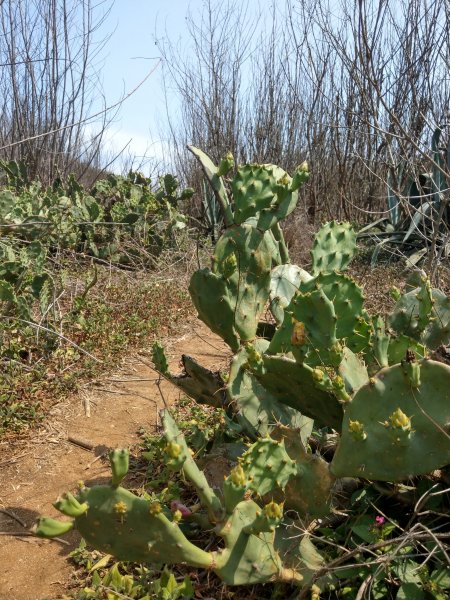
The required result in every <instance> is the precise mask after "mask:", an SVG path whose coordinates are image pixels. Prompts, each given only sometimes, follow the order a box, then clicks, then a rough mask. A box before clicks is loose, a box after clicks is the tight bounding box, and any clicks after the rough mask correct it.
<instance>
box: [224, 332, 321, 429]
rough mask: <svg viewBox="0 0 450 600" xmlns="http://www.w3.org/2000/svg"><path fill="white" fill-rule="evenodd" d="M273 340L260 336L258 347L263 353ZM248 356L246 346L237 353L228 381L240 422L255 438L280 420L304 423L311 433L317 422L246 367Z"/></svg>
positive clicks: (232, 405) (288, 423)
mask: <svg viewBox="0 0 450 600" xmlns="http://www.w3.org/2000/svg"><path fill="white" fill-rule="evenodd" d="M268 345H269V342H268V341H267V340H257V341H256V342H255V345H254V347H255V349H256V351H257V352H260V353H263V352H264V351H265V350H266V349H267V346H268ZM247 360H248V352H247V349H246V348H242V350H241V351H240V352H239V353H238V354H236V356H235V357H234V358H233V361H232V363H231V369H230V378H229V381H228V385H227V395H228V399H229V403H230V405H231V407H232V408H233V410H234V411H235V413H236V418H237V421H238V423H239V424H240V425H241V426H242V428H243V429H244V431H246V433H247V434H248V435H249V436H250V437H253V438H256V437H257V436H264V435H266V434H267V433H270V431H271V430H272V428H273V427H274V426H275V424H277V423H282V424H283V425H290V426H292V427H300V428H301V429H302V431H304V432H306V433H305V434H306V435H307V436H309V434H310V433H311V429H312V425H313V422H312V420H311V419H309V418H308V417H304V416H303V415H301V414H300V413H299V412H298V411H297V410H295V409H293V408H291V407H289V406H286V405H284V404H280V403H279V402H278V401H277V400H276V398H275V397H274V396H273V395H272V394H271V393H270V392H268V391H267V390H266V389H265V388H264V387H263V386H262V385H261V383H259V381H258V380H257V379H256V377H255V376H254V375H253V374H252V373H251V371H249V370H248V369H245V368H243V366H244V365H245V364H246V362H247Z"/></svg>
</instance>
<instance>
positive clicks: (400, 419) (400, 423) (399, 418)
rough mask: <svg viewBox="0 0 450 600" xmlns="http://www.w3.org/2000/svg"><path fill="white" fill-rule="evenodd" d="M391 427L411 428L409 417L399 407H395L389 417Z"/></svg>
mask: <svg viewBox="0 0 450 600" xmlns="http://www.w3.org/2000/svg"><path fill="white" fill-rule="evenodd" d="M389 422H390V425H391V426H392V427H396V428H398V429H403V430H404V431H409V430H410V429H411V419H410V418H409V417H407V416H406V415H405V413H404V412H403V411H402V409H401V408H397V410H395V411H394V412H393V413H392V415H391V416H390V417H389Z"/></svg>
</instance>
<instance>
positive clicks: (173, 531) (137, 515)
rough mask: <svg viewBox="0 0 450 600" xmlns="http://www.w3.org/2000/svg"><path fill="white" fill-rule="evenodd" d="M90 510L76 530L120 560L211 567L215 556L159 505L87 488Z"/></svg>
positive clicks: (105, 488)
mask: <svg viewBox="0 0 450 600" xmlns="http://www.w3.org/2000/svg"><path fill="white" fill-rule="evenodd" d="M79 500H80V502H86V503H87V504H88V505H89V510H88V511H87V513H85V514H84V515H81V516H80V517H77V518H76V519H75V527H76V529H77V530H78V531H79V532H80V533H81V535H82V536H83V538H84V539H85V540H86V541H87V542H88V543H89V544H92V545H93V546H94V547H95V548H97V549H99V550H101V551H102V552H106V553H108V554H112V555H113V556H115V557H116V558H118V559H119V560H126V561H134V562H150V563H166V564H167V563H168V564H174V563H178V562H188V563H189V564H191V565H194V566H198V567H204V568H211V566H212V557H211V555H210V554H208V553H207V552H204V551H203V550H201V549H200V548H197V547H196V546H194V544H192V543H191V542H189V541H188V540H187V539H186V537H185V536H184V534H183V533H182V531H181V529H180V528H179V526H178V525H177V523H175V522H173V521H170V520H169V519H168V518H167V516H166V515H165V513H164V512H163V511H162V510H161V507H160V506H159V505H158V503H153V504H152V503H151V502H149V501H147V500H144V499H143V498H138V497H137V496H135V495H134V494H132V493H131V492H129V491H128V490H125V489H123V488H120V487H119V488H116V489H114V488H112V487H109V486H95V487H93V488H90V489H87V488H85V489H84V490H83V491H82V492H81V493H80V497H79Z"/></svg>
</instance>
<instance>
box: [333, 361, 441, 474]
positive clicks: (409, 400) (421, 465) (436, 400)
mask: <svg viewBox="0 0 450 600" xmlns="http://www.w3.org/2000/svg"><path fill="white" fill-rule="evenodd" d="M407 363H408V364H409V365H411V364H414V365H415V369H414V371H413V372H412V373H409V372H408V371H406V372H405V368H404V366H403V365H401V364H400V365H394V366H392V367H388V368H386V369H382V370H381V371H379V372H378V373H377V374H376V376H375V377H373V378H372V379H371V380H370V381H369V383H368V384H366V385H365V386H363V387H361V388H360V389H359V390H358V391H357V392H356V394H355V396H354V397H353V399H352V401H351V403H350V404H349V405H348V407H347V408H346V411H345V415H344V420H343V425H342V437H341V440H340V442H339V445H338V448H337V451H336V454H335V456H334V458H333V461H332V463H331V472H332V473H333V474H334V475H335V476H336V477H343V476H355V477H365V478H366V479H378V480H380V481H401V480H403V479H406V478H408V477H412V476H414V475H420V474H422V473H427V472H430V471H433V470H434V469H439V468H440V467H443V466H444V465H447V464H448V463H449V462H450V435H449V434H450V386H449V385H448V383H449V381H450V367H449V366H447V365H444V364H442V363H438V362H435V361H431V360H422V361H420V362H414V361H413V360H412V359H411V358H410V359H409V360H408V361H407ZM355 423H357V424H358V425H355ZM358 429H359V430H360V431H362V430H364V434H365V435H361V434H360V433H359V432H358V431H357V430H358ZM355 434H356V435H355Z"/></svg>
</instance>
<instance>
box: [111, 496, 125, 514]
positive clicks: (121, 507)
mask: <svg viewBox="0 0 450 600" xmlns="http://www.w3.org/2000/svg"><path fill="white" fill-rule="evenodd" d="M127 511H128V507H127V505H126V504H125V502H122V500H121V501H120V502H116V504H114V512H115V513H117V514H118V515H124V514H125V513H126V512H127Z"/></svg>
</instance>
